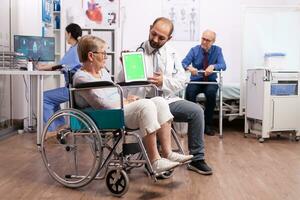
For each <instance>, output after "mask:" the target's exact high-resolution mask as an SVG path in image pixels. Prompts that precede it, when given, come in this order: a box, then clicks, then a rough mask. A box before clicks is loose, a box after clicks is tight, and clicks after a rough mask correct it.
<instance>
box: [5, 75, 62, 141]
mask: <svg viewBox="0 0 300 200" xmlns="http://www.w3.org/2000/svg"><path fill="white" fill-rule="evenodd" d="M0 75H14V76H15V75H17V76H23V75H24V76H29V80H30V85H31V82H32V81H31V78H33V77H35V78H36V80H37V90H36V91H37V105H36V108H37V128H36V133H37V145H40V144H41V142H40V136H41V134H42V132H43V99H44V93H43V91H44V76H57V75H59V76H60V75H61V72H60V71H21V70H0ZM28 88H29V93H30V94H29V99H28V110H29V121H28V127H30V126H31V127H32V112H31V111H32V106H33V105H32V101H31V96H32V95H31V90H30V88H31V86H29V87H28ZM11 112H12V111H11Z"/></svg>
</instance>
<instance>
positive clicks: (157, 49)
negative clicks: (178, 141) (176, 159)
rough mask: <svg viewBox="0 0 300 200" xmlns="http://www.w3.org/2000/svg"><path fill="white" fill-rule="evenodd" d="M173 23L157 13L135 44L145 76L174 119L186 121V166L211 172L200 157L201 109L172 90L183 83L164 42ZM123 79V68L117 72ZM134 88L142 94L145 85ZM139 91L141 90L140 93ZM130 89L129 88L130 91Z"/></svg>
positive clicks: (177, 62) (179, 68)
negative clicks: (144, 38)
mask: <svg viewBox="0 0 300 200" xmlns="http://www.w3.org/2000/svg"><path fill="white" fill-rule="evenodd" d="M172 32H173V23H172V21H171V20H169V19H167V18H164V17H160V18H157V19H156V20H155V21H154V22H153V24H152V25H151V26H150V32H149V39H148V40H147V41H145V42H143V43H142V44H140V46H139V47H138V48H137V51H143V52H144V55H145V64H146V67H147V75H148V80H149V81H150V82H151V83H153V84H155V85H156V86H157V87H158V88H159V89H160V90H161V91H162V93H163V96H164V97H165V98H166V99H167V101H168V103H169V106H170V110H171V113H172V114H173V116H174V121H175V122H187V123H188V148H189V151H190V154H191V155H194V157H193V160H192V162H191V163H190V164H188V169H189V170H193V171H195V172H197V173H199V174H203V175H211V174H212V169H211V168H210V167H209V166H208V165H207V164H206V162H205V160H204V134H203V133H204V112H203V109H202V108H201V107H200V106H199V105H197V104H195V103H193V102H190V101H186V100H183V99H181V98H179V97H177V96H176V95H175V94H176V93H177V92H179V91H181V90H182V89H183V88H184V87H185V81H186V76H185V72H184V69H183V68H182V65H181V62H180V60H179V59H178V58H177V53H176V52H175V50H174V49H173V48H172V47H171V46H170V45H169V44H168V43H167V42H168V41H169V40H170V39H171V38H172ZM118 80H119V81H124V72H123V71H121V72H120V74H119V76H118ZM138 90H139V91H137V90H135V91H134V94H135V95H139V96H141V95H143V96H144V95H145V93H146V92H147V91H145V89H138ZM141 93H143V94H141ZM130 94H133V93H132V90H131V91H130Z"/></svg>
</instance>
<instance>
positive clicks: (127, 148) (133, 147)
mask: <svg viewBox="0 0 300 200" xmlns="http://www.w3.org/2000/svg"><path fill="white" fill-rule="evenodd" d="M138 152H141V148H140V146H139V144H138V143H127V144H123V155H124V156H126V155H129V154H136V153H138Z"/></svg>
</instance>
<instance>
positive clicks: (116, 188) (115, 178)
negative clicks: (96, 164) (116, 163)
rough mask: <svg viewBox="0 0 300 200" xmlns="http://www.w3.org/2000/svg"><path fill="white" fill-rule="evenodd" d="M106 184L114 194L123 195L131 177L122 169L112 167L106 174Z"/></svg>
mask: <svg viewBox="0 0 300 200" xmlns="http://www.w3.org/2000/svg"><path fill="white" fill-rule="evenodd" d="M106 186H107V188H108V190H109V191H110V192H111V193H112V195H114V196H117V197H121V196H123V195H124V194H125V193H126V192H127V191H128V188H129V178H128V176H127V174H126V172H125V171H124V170H122V169H112V170H110V171H109V172H108V173H107V174H106Z"/></svg>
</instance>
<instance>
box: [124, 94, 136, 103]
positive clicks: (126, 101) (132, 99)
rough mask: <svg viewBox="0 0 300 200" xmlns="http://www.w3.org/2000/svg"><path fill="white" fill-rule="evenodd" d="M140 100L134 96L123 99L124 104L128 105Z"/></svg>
mask: <svg viewBox="0 0 300 200" xmlns="http://www.w3.org/2000/svg"><path fill="white" fill-rule="evenodd" d="M139 99H140V98H139V97H138V96H135V95H128V96H127V98H126V99H124V104H125V105H126V104H130V103H132V102H134V101H137V100H139Z"/></svg>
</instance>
